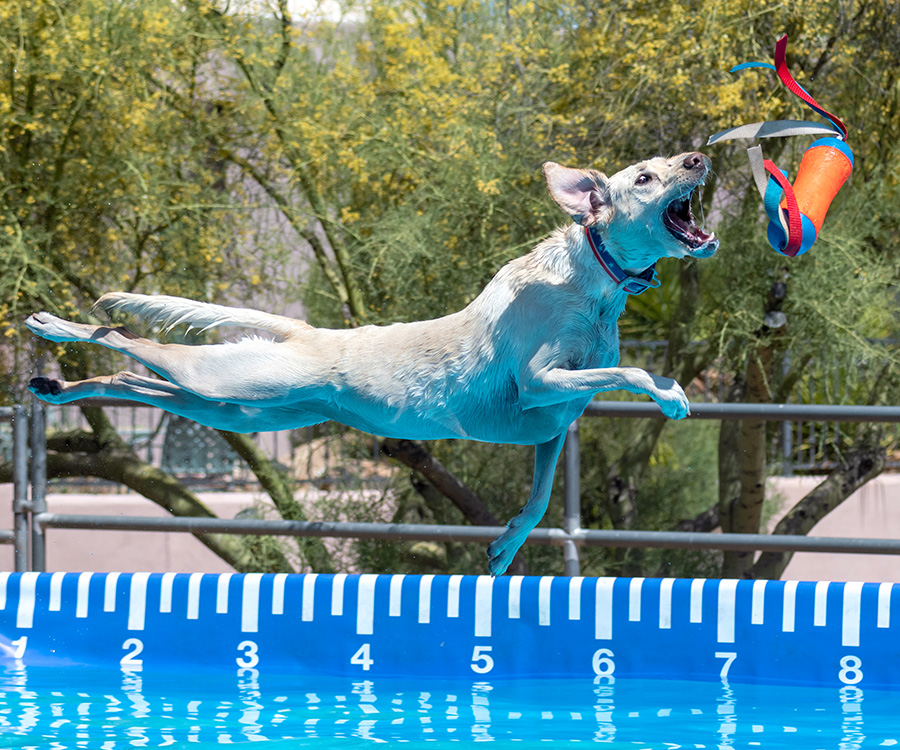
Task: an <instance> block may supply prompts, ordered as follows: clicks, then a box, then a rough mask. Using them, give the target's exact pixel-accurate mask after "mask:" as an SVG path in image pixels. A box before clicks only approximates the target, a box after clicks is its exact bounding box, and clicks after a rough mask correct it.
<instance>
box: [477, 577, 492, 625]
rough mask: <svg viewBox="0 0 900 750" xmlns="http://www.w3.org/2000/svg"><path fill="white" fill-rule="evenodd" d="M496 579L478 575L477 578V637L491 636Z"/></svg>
mask: <svg viewBox="0 0 900 750" xmlns="http://www.w3.org/2000/svg"><path fill="white" fill-rule="evenodd" d="M493 594H494V579H493V578H492V577H491V576H478V578H476V579H475V637H476V638H482V637H483V638H489V637H490V635H491V616H492V608H493Z"/></svg>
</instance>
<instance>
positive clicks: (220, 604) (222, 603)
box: [216, 573, 232, 615]
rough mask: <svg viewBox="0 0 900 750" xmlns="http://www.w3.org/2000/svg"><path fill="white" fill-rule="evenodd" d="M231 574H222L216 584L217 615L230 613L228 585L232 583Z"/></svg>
mask: <svg viewBox="0 0 900 750" xmlns="http://www.w3.org/2000/svg"><path fill="white" fill-rule="evenodd" d="M231 575H232V574H231V573H220V574H219V580H218V582H217V583H216V614H217V615H224V614H227V613H228V585H229V584H230V583H231Z"/></svg>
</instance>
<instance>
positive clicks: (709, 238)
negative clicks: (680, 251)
mask: <svg viewBox="0 0 900 750" xmlns="http://www.w3.org/2000/svg"><path fill="white" fill-rule="evenodd" d="M692 197H693V193H690V194H689V195H686V196H684V197H682V198H677V199H675V200H674V201H672V202H671V203H670V204H669V206H668V208H666V210H665V213H664V214H663V224H664V225H665V227H666V229H668V230H669V232H671V234H672V236H674V237H675V239H677V240H678V241H679V242H683V243H684V244H685V245H687V246H688V247H689V248H691V250H699V249H700V248H702V247H704V246H706V245H709V243H710V242H713V241H714V240H715V235H714V234H707V233H706V232H704V231H703V230H702V229H701V228H700V227H699V226H697V222H696V221H695V220H694V214H693V212H692V211H691V198H692Z"/></svg>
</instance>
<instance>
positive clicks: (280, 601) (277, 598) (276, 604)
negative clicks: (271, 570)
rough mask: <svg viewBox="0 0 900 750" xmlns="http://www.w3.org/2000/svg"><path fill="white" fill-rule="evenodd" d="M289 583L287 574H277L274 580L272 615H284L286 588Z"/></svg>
mask: <svg viewBox="0 0 900 750" xmlns="http://www.w3.org/2000/svg"><path fill="white" fill-rule="evenodd" d="M286 583H287V573H276V574H275V577H274V578H273V579H272V614H273V615H283V614H284V586H285V584H286Z"/></svg>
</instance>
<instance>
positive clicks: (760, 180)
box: [708, 35, 853, 257]
mask: <svg viewBox="0 0 900 750" xmlns="http://www.w3.org/2000/svg"><path fill="white" fill-rule="evenodd" d="M786 48H787V36H786V35H785V36H783V37H782V38H781V39H779V40H778V43H777V44H776V46H775V65H769V64H768V63H758V62H751V63H742V64H741V65H737V66H735V67H734V68H732V72H735V71H737V70H744V69H746V68H760V67H762V68H769V69H771V70H774V71H775V72H776V73H777V74H778V77H779V79H780V80H781V82H782V83H783V84H784V85H785V86H786V87H787V88H788V89H789V90H790V91H791V92H792V93H793V94H795V95H796V96H798V97H800V98H801V99H802V100H803V102H804V103H805V104H806V105H807V106H809V107H810V108H811V109H813V110H814V111H815V112H818V113H819V114H820V115H822V116H823V117H824V118H825V119H826V120H828V122H829V124H828V125H822V124H820V123H815V122H799V121H795V120H779V121H776V122H761V123H754V124H752V125H742V126H740V127H737V128H732V129H731V130H726V131H723V132H721V133H717V134H716V135H714V136H712V137H710V139H709V141H708V143H709V144H712V143H716V142H718V141H725V140H730V139H733V138H771V137H775V136H792V135H825V134H827V135H828V136H829V137H826V138H820V139H819V140H817V141H815V142H814V143H813V144H812V145H811V146H810V147H809V148H808V149H807V150H806V152H805V153H804V154H803V160H802V162H801V163H800V170H799V172H798V173H797V179H796V180H795V181H794V184H793V186H791V184H790V182H789V181H788V179H787V172H784V171H783V170H780V169H778V167H776V166H775V164H773V163H772V162H771V161H769V160H768V159H763V157H762V149H761V148H760V147H759V146H757V147H754V148H751V149H748V152H747V153H748V154H749V156H750V166H751V169H752V171H753V177H754V180H755V181H756V185H757V188H758V189H759V192H760V195H761V196H762V198H763V205H764V206H765V210H766V214H767V215H768V217H769V219H770V221H769V227H768V231H767V238H768V240H769V244H770V245H771V246H772V247H773V248H774V249H775V250H776V251H777V252H779V253H782V254H783V255H788V256H790V257H794V256H797V255H802V254H803V253H805V252H806V251H807V250H809V248H810V247H812V245H813V243H814V242H815V241H816V238H817V237H818V234H819V232H820V231H821V229H822V223H823V222H824V221H825V215H826V214H827V213H828V209H829V207H830V206H831V202H832V201H833V200H834V197H835V196H836V195H837V194H838V191H839V190H840V189H841V187H842V186H843V184H844V183H845V182H846V181H847V178H848V177H849V176H850V173H851V172H852V171H853V152H852V151H851V150H850V147H849V146H848V145H847V143H846V142H845V141H846V138H847V128H846V126H845V125H844V123H843V122H841V121H840V120H839V119H838V118H837V117H835V116H834V115H832V114H831V113H830V112H828V111H826V110H825V109H823V108H822V107H821V106H820V105H819V104H818V102H816V100H815V99H813V98H812V97H811V96H810V95H809V94H808V93H807V92H806V90H805V89H803V87H802V86H800V84H798V83H797V82H796V81H795V80H794V79H793V77H792V76H791V74H790V72H789V71H788V69H787V65H786V63H785V50H786ZM766 173H768V175H769V176H768V177H767V175H766Z"/></svg>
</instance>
